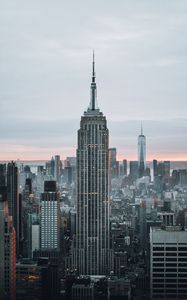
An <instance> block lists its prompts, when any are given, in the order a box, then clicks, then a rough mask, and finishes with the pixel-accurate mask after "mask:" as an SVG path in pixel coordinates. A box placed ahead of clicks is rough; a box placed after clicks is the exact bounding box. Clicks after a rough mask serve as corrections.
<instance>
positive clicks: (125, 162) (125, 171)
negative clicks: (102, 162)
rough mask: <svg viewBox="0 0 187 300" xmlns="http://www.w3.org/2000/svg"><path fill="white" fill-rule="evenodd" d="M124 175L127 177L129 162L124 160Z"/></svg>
mask: <svg viewBox="0 0 187 300" xmlns="http://www.w3.org/2000/svg"><path fill="white" fill-rule="evenodd" d="M123 175H127V160H126V159H123Z"/></svg>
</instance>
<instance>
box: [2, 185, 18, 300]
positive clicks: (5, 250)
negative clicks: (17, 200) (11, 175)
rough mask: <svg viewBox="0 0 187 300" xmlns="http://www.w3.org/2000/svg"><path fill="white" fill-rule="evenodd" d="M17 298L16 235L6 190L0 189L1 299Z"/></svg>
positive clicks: (13, 299) (12, 299) (11, 299)
mask: <svg viewBox="0 0 187 300" xmlns="http://www.w3.org/2000/svg"><path fill="white" fill-rule="evenodd" d="M15 296H16V233H15V229H14V226H13V221H12V216H10V215H9V211H8V202H7V199H6V188H5V187H1V188H0V299H1V300H7V299H10V300H15V299H16V298H15Z"/></svg>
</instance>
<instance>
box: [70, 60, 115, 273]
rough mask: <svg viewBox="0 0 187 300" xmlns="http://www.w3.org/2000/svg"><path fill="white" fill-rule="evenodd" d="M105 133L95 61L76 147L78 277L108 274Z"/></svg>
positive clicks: (109, 256) (109, 254)
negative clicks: (99, 104) (81, 275)
mask: <svg viewBox="0 0 187 300" xmlns="http://www.w3.org/2000/svg"><path fill="white" fill-rule="evenodd" d="M108 177H109V131H108V128H107V122H106V118H105V116H104V115H103V113H102V112H101V111H100V110H99V108H98V106H97V87H96V81H95V61H94V54H93V69H92V82H91V95H90V104H89V107H88V109H87V111H85V112H84V115H83V116H82V117H81V122H80V129H79V130H78V147H77V203H76V205H77V220H76V249H75V253H76V255H75V256H76V258H75V259H76V265H77V269H78V272H79V273H80V274H86V275H102V274H107V273H108V272H109V271H110V268H111V264H110V261H112V256H111V250H109V178H108Z"/></svg>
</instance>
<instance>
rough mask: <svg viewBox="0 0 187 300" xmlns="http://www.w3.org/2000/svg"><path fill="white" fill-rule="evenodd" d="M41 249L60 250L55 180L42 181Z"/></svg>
mask: <svg viewBox="0 0 187 300" xmlns="http://www.w3.org/2000/svg"><path fill="white" fill-rule="evenodd" d="M40 248H41V250H42V249H43V250H46V249H48V250H60V206H59V197H58V193H57V190H56V181H45V182H44V193H42V194H41V224H40Z"/></svg>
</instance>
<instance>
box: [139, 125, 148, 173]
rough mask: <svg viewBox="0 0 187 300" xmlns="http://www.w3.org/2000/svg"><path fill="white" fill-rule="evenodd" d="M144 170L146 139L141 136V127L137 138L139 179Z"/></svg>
mask: <svg viewBox="0 0 187 300" xmlns="http://www.w3.org/2000/svg"><path fill="white" fill-rule="evenodd" d="M145 168H146V139H145V135H144V134H143V128H142V125H141V134H140V135H139V136H138V171H139V177H142V176H144V171H145Z"/></svg>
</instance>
